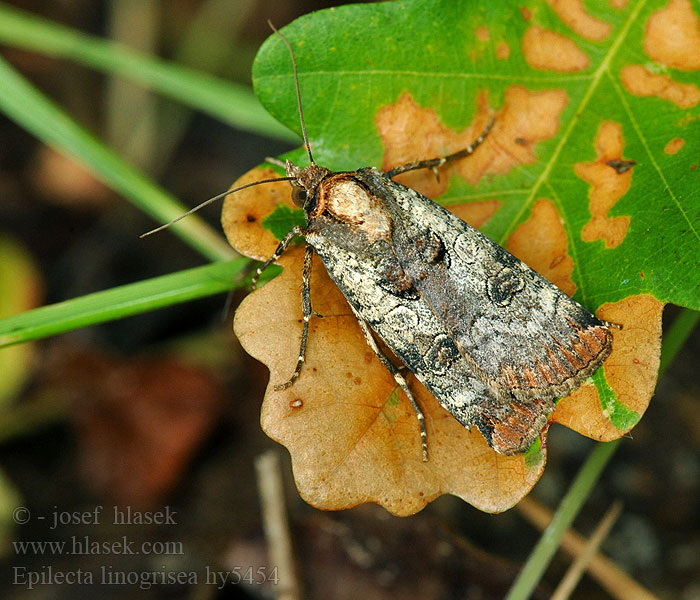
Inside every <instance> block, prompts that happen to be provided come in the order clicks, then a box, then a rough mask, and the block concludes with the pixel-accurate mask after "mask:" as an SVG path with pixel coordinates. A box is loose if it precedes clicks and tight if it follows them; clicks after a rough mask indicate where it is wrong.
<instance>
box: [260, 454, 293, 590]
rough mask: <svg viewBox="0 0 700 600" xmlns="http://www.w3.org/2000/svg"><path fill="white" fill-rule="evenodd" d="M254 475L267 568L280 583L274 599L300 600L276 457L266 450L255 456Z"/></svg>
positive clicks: (276, 455)
mask: <svg viewBox="0 0 700 600" xmlns="http://www.w3.org/2000/svg"><path fill="white" fill-rule="evenodd" d="M255 471H256V473H257V477H258V490H259V492H260V504H261V507H262V519H263V529H264V530H265V538H266V540H267V551H268V560H269V563H270V564H269V566H270V569H273V568H277V575H278V577H279V583H278V584H277V585H276V586H275V591H276V594H277V598H279V600H299V598H301V593H300V588H299V581H298V580H297V576H296V569H295V567H294V555H293V551H292V540H291V535H290V533H289V522H288V520H287V510H286V506H285V503H284V486H283V482H282V469H281V468H280V459H279V454H278V453H277V452H275V451H274V450H269V451H267V452H265V453H264V454H261V455H260V456H258V457H257V458H256V459H255Z"/></svg>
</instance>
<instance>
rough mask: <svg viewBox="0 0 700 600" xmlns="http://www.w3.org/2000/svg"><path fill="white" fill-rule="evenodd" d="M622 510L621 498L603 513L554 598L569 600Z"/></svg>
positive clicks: (565, 574) (553, 599)
mask: <svg viewBox="0 0 700 600" xmlns="http://www.w3.org/2000/svg"><path fill="white" fill-rule="evenodd" d="M621 511H622V502H620V501H619V500H617V501H615V502H613V503H612V505H611V506H610V508H609V509H608V510H607V512H606V513H605V514H604V515H603V518H602V519H601V520H600V523H598V526H597V527H596V528H595V529H594V530H593V533H592V534H591V537H589V538H588V544H587V545H586V548H585V550H584V551H583V552H582V553H581V554H579V555H578V556H577V557H576V560H574V562H573V563H571V566H570V567H569V569H568V570H567V571H566V573H564V577H562V579H561V581H560V582H559V585H558V586H557V589H556V590H554V593H553V594H552V600H568V598H569V597H570V596H571V593H572V592H573V591H574V589H576V586H577V585H578V582H579V581H580V580H581V577H582V576H583V574H584V573H585V571H586V569H587V568H588V565H589V563H590V562H591V559H592V558H593V556H595V554H596V553H597V552H598V548H599V547H600V545H601V544H602V543H603V540H604V539H605V538H606V537H607V536H608V533H610V529H612V526H613V525H614V524H615V522H616V521H617V518H618V517H619V516H620V512H621Z"/></svg>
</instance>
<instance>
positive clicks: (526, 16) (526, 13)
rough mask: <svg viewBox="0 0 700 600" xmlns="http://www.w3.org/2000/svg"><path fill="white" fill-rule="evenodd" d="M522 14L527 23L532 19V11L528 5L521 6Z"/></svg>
mask: <svg viewBox="0 0 700 600" xmlns="http://www.w3.org/2000/svg"><path fill="white" fill-rule="evenodd" d="M520 14H521V15H522V17H523V20H524V21H525V22H526V23H529V22H530V19H532V11H531V10H530V9H529V8H528V7H527V6H521V7H520Z"/></svg>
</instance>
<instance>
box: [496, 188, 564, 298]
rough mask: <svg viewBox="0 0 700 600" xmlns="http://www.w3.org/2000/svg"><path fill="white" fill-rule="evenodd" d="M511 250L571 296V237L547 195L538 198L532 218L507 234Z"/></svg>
mask: <svg viewBox="0 0 700 600" xmlns="http://www.w3.org/2000/svg"><path fill="white" fill-rule="evenodd" d="M506 247H507V249H508V252H510V253H511V254H513V255H514V256H517V257H518V258H519V259H520V260H523V261H525V262H526V263H527V264H528V265H529V266H531V267H532V268H533V269H535V271H537V272H538V273H539V274H540V275H543V276H544V277H546V278H547V279H549V280H550V281H551V282H552V283H554V285H556V286H557V287H558V288H559V289H560V290H561V291H562V292H564V293H565V294H568V295H569V296H572V295H573V294H574V292H575V291H576V284H575V283H574V282H573V281H572V280H571V273H572V272H573V270H574V261H573V260H571V257H570V256H569V254H568V240H567V238H566V231H565V230H564V225H563V224H562V220H561V216H560V215H559V212H558V211H557V208H556V206H554V203H553V202H552V201H551V200H549V199H546V198H542V199H540V200H538V201H537V202H535V205H534V206H533V207H532V214H531V215H530V218H529V219H528V220H527V221H525V222H524V223H523V224H522V225H520V226H519V227H518V228H517V229H516V230H515V231H514V232H513V234H512V235H511V236H510V237H509V238H508V244H507V246H506Z"/></svg>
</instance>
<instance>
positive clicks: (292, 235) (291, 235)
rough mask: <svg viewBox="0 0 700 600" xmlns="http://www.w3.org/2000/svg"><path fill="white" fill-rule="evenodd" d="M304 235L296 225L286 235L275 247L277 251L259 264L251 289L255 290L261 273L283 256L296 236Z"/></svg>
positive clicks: (302, 230)
mask: <svg viewBox="0 0 700 600" xmlns="http://www.w3.org/2000/svg"><path fill="white" fill-rule="evenodd" d="M304 233H305V229H304V228H303V227H300V226H299V225H297V226H296V227H293V228H292V230H291V231H290V232H289V233H288V234H287V235H285V236H284V239H283V240H282V241H281V242H280V243H279V246H277V250H275V253H274V254H273V255H272V256H271V257H270V258H268V259H267V260H266V261H265V262H264V263H263V264H261V265H260V266H259V267H258V269H257V270H256V271H255V275H253V281H252V282H251V287H252V288H253V289H255V288H256V287H257V286H258V279H260V275H262V274H263V271H264V270H265V269H267V267H269V266H270V265H271V264H272V263H273V262H275V261H276V260H277V259H278V258H279V257H280V256H282V255H283V254H284V252H285V250H286V249H287V247H288V246H289V244H291V242H292V240H293V239H294V238H295V237H296V236H298V235H304Z"/></svg>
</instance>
